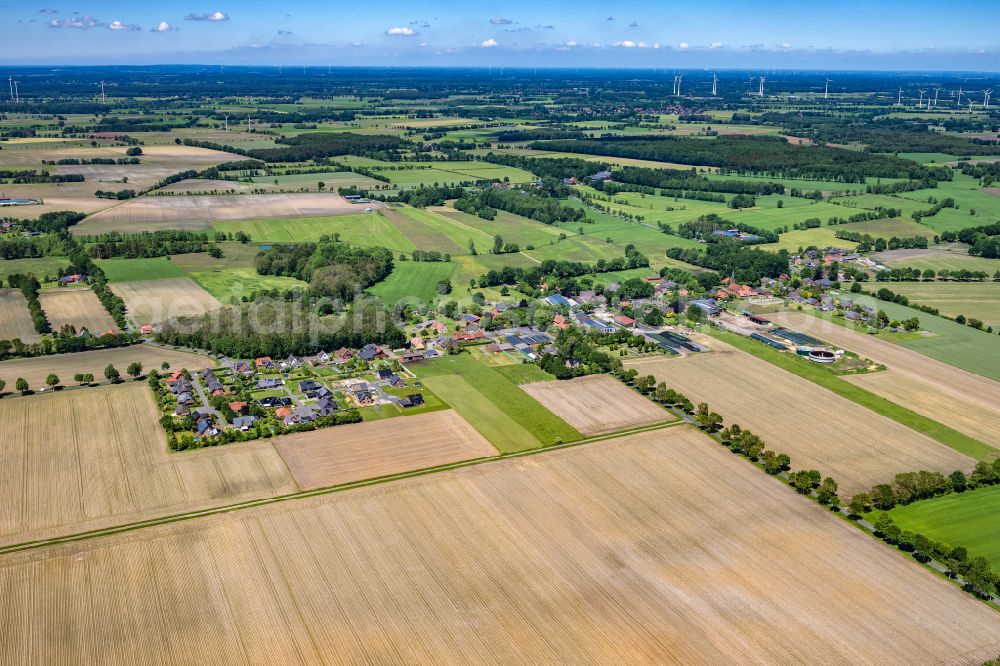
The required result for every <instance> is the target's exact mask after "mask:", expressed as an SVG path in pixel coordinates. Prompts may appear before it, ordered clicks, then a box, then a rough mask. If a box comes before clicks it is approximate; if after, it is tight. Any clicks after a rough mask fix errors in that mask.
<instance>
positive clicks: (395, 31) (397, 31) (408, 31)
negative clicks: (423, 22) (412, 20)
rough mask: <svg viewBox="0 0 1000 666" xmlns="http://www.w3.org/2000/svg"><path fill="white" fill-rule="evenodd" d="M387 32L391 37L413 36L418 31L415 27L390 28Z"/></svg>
mask: <svg viewBox="0 0 1000 666" xmlns="http://www.w3.org/2000/svg"><path fill="white" fill-rule="evenodd" d="M385 34H387V35H389V36H390V37H413V36H414V35H416V34H418V33H417V31H416V30H414V29H413V28H389V29H388V30H386V31H385Z"/></svg>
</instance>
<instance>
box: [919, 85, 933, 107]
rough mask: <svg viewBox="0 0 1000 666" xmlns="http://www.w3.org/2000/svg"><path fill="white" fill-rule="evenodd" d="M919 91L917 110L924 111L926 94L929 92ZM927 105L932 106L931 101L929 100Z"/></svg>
mask: <svg viewBox="0 0 1000 666" xmlns="http://www.w3.org/2000/svg"><path fill="white" fill-rule="evenodd" d="M917 91H918V92H919V93H920V99H919V100H918V101H917V108H918V109H922V108H923V106H924V93H925V92H927V91H926V90H920V89H919V88H918V89H917ZM927 103H928V104H930V100H928V102H927Z"/></svg>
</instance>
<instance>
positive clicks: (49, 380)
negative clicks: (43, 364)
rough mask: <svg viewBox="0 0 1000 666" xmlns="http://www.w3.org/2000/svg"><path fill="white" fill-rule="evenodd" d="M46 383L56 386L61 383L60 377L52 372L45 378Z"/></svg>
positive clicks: (52, 386) (50, 386)
mask: <svg viewBox="0 0 1000 666" xmlns="http://www.w3.org/2000/svg"><path fill="white" fill-rule="evenodd" d="M45 384H46V385H47V386H48V387H49V388H55V387H56V386H57V385H58V384H59V377H58V376H56V375H55V374H51V375H49V376H48V377H46V378H45Z"/></svg>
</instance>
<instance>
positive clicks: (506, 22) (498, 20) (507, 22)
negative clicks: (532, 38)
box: [490, 16, 514, 25]
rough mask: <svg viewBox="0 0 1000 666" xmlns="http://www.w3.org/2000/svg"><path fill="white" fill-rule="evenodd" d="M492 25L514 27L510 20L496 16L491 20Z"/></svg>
mask: <svg viewBox="0 0 1000 666" xmlns="http://www.w3.org/2000/svg"><path fill="white" fill-rule="evenodd" d="M490 23H492V24H493V25H512V24H513V23H514V22H513V21H511V20H510V19H509V18H502V17H500V16H495V17H493V18H491V19H490Z"/></svg>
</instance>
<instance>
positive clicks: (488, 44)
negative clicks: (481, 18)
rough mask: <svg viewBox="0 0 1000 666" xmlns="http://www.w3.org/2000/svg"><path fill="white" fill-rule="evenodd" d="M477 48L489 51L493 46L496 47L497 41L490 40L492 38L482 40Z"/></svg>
mask: <svg viewBox="0 0 1000 666" xmlns="http://www.w3.org/2000/svg"><path fill="white" fill-rule="evenodd" d="M479 46H481V47H482V48H484V49H491V48H493V47H494V46H497V40H495V39H492V38H491V39H486V40H483V43H482V44H480V45H479Z"/></svg>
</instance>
